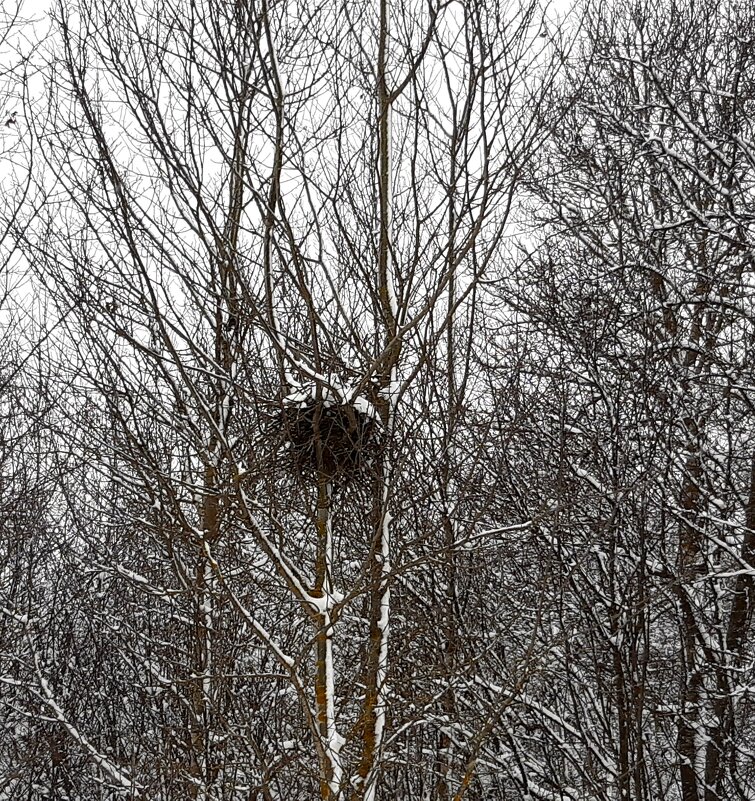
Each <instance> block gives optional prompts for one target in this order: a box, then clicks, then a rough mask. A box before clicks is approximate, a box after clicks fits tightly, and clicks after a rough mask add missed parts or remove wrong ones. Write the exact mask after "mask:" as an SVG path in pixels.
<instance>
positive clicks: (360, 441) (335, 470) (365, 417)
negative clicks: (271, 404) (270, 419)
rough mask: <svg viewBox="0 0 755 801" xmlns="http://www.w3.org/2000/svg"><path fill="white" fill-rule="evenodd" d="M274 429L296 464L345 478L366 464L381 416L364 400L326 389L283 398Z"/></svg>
mask: <svg viewBox="0 0 755 801" xmlns="http://www.w3.org/2000/svg"><path fill="white" fill-rule="evenodd" d="M318 394H319V396H320V397H317V396H318ZM323 394H324V397H323ZM279 430H280V436H281V439H282V441H283V442H284V443H285V444H286V447H287V451H288V453H289V454H290V456H291V457H292V459H293V462H294V466H295V468H296V470H297V471H298V472H299V473H300V474H301V475H313V474H314V475H317V474H321V475H325V476H326V477H327V478H328V479H329V480H332V479H336V478H338V479H340V480H342V481H343V480H346V481H347V480H349V479H350V478H352V477H354V476H355V475H357V474H358V473H360V472H362V471H364V470H365V469H368V468H369V467H370V466H371V465H372V464H373V463H374V459H375V456H376V455H377V453H378V451H379V450H380V447H381V444H382V436H381V434H382V427H381V425H380V419H379V417H378V414H377V411H376V409H375V407H374V406H373V405H372V404H371V403H370V402H369V401H367V400H366V399H364V398H356V399H355V400H354V401H351V402H344V401H343V400H337V399H335V398H334V397H333V396H332V394H331V393H327V392H326V393H322V392H320V393H315V392H311V393H310V392H307V391H303V392H297V393H294V394H293V395H289V396H287V397H286V398H284V399H283V403H282V407H281V412H280V428H279Z"/></svg>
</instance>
